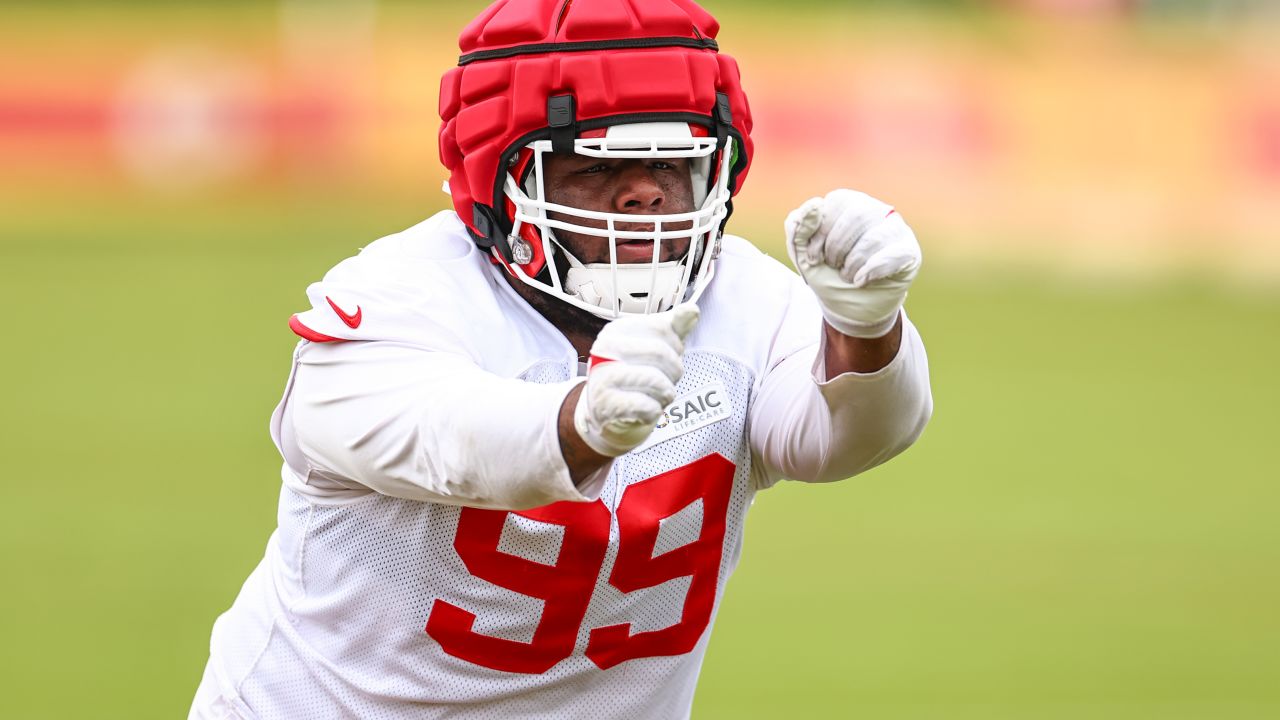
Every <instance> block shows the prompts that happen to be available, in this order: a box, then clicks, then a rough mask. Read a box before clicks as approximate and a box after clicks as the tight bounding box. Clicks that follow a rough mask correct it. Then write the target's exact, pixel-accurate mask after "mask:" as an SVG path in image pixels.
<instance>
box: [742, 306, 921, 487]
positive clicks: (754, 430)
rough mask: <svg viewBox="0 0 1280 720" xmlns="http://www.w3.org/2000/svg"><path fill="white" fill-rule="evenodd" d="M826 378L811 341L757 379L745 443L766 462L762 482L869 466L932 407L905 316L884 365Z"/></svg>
mask: <svg viewBox="0 0 1280 720" xmlns="http://www.w3.org/2000/svg"><path fill="white" fill-rule="evenodd" d="M824 377H826V369H825V367H824V362H823V348H822V347H821V346H820V345H817V344H812V345H809V346H808V347H806V348H804V349H802V350H799V351H797V352H794V353H791V354H790V355H788V356H787V357H785V358H784V359H782V360H781V361H780V362H778V363H777V364H776V365H775V366H774V367H773V368H772V369H771V370H770V371H769V372H768V374H766V375H765V377H764V378H763V379H762V381H761V383H760V389H759V391H758V393H757V395H756V398H755V401H754V403H753V405H752V408H751V447H752V449H753V451H754V452H755V453H756V456H757V457H758V458H759V459H760V460H761V461H762V462H763V463H764V469H765V471H766V473H765V475H766V476H765V478H764V479H763V484H764V486H765V487H767V486H769V485H772V484H774V483H775V482H777V480H779V479H780V478H782V477H786V478H790V479H793V480H800V481H803V482H832V481H836V480H843V479H844V478H848V477H852V476H853V475H857V474H858V473H860V472H863V471H865V470H869V469H871V468H873V467H875V466H876V465H879V464H880V463H883V462H885V461H886V460H888V459H890V458H892V457H893V456H895V455H897V454H898V453H900V452H902V451H903V450H905V449H906V448H907V447H909V446H910V445H911V443H913V442H915V440H916V438H918V437H919V436H920V433H921V432H923V430H924V426H925V424H926V423H927V422H928V421H929V416H930V415H931V414H932V412H933V397H932V395H931V394H930V390H929V364H928V360H927V358H926V357H925V352H924V344H923V342H922V341H921V340H920V334H919V333H918V332H917V331H916V329H915V326H913V325H912V324H911V322H910V321H909V320H907V318H906V315H905V314H904V315H903V319H902V345H901V347H900V348H899V350H898V354H897V355H896V356H895V357H894V359H893V360H892V361H891V362H890V363H889V364H888V365H886V366H885V367H884V368H881V369H880V370H878V371H876V372H874V373H867V374H861V373H845V374H843V375H839V376H837V377H834V378H832V379H831V380H829V381H825V382H824V381H823V380H822V378H824Z"/></svg>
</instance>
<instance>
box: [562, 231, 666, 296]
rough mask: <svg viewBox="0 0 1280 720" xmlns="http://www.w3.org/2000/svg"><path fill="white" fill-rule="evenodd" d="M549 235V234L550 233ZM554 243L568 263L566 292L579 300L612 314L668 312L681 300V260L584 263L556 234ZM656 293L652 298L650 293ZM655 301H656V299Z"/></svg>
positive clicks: (565, 281)
mask: <svg viewBox="0 0 1280 720" xmlns="http://www.w3.org/2000/svg"><path fill="white" fill-rule="evenodd" d="M548 232H549V231H548ZM549 234H550V235H551V242H552V243H554V244H555V246H556V247H557V248H559V250H560V253H561V255H562V256H563V257H564V259H565V260H566V261H568V263H569V271H568V273H566V275H565V279H564V291H565V292H566V293H568V294H570V295H573V296H574V297H576V298H578V299H579V300H581V301H583V302H585V303H587V304H589V305H594V306H596V307H599V308H605V309H607V310H609V311H611V312H624V313H645V312H665V311H667V310H670V309H671V308H673V307H675V305H676V303H677V302H678V301H679V300H680V299H679V298H677V297H676V293H677V292H679V290H680V280H681V279H682V278H683V277H684V265H683V263H681V262H680V261H679V260H669V261H667V262H663V263H658V264H657V265H654V264H653V263H618V265H617V268H616V269H615V268H614V266H613V265H612V264H610V263H590V264H584V263H583V262H582V261H581V260H579V259H578V258H576V257H574V255H573V253H571V252H569V250H568V249H567V248H566V247H565V246H564V245H563V244H562V243H561V242H560V240H559V238H557V237H556V236H555V234H554V233H549ZM650 289H652V290H653V295H652V296H650V294H649V291H650ZM654 298H657V299H656V300H654Z"/></svg>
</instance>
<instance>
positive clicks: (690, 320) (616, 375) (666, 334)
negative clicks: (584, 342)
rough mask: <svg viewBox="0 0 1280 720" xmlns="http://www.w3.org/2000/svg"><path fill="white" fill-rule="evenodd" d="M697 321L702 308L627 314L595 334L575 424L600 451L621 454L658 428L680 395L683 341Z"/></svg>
mask: <svg viewBox="0 0 1280 720" xmlns="http://www.w3.org/2000/svg"><path fill="white" fill-rule="evenodd" d="M697 324H698V306H697V305H694V304H693V303H684V304H682V305H677V306H676V307H674V308H672V309H671V310H670V311H668V312H664V313H656V314H653V315H637V316H628V317H622V318H619V319H617V320H614V321H613V322H610V323H609V324H608V325H605V326H604V329H603V330H601V331H600V334H599V335H598V336H596V341H595V343H593V344H592V346H591V365H590V369H589V370H588V371H587V382H586V387H585V388H583V390H582V396H581V397H579V398H578V406H577V407H576V408H574V411H573V426H574V429H576V430H577V431H578V434H579V435H581V436H582V439H583V441H584V442H586V443H587V445H588V446H589V447H590V448H591V449H592V450H595V451H596V452H598V453H600V454H601V455H605V456H608V457H617V456H619V455H623V454H625V453H627V452H628V451H630V450H631V449H632V448H634V447H636V446H637V445H639V444H640V443H642V442H644V441H645V439H647V438H648V437H649V433H651V432H653V428H654V426H655V425H656V424H657V422H658V418H660V417H662V410H663V408H665V407H666V406H667V405H670V404H671V402H672V401H673V400H675V398H676V383H677V382H679V381H680V376H681V375H682V374H683V373H684V365H683V363H682V362H681V360H680V356H681V355H683V354H684V339H685V338H686V337H688V335H689V333H690V332H691V331H692V330H693V326H694V325H697Z"/></svg>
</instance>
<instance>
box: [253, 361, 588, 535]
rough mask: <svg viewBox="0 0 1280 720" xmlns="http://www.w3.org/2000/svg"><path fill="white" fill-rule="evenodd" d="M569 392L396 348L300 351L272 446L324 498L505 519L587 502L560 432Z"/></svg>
mask: <svg viewBox="0 0 1280 720" xmlns="http://www.w3.org/2000/svg"><path fill="white" fill-rule="evenodd" d="M575 384H576V382H573V381H571V382H563V383H548V384H542V383H534V382H527V381H524V380H519V379H514V378H506V377H500V376H498V375H495V374H492V373H490V372H487V371H485V370H483V369H482V368H480V367H478V366H476V365H475V364H474V363H473V362H472V361H471V360H470V359H469V358H467V357H464V356H461V355H458V354H454V353H450V352H442V351H438V350H427V349H423V348H420V347H414V346H410V345H405V344H400V343H394V342H352V343H332V344H317V343H303V344H302V345H301V347H300V348H299V350H298V352H297V354H296V359H295V368H294V375H293V378H292V380H291V382H290V386H289V390H288V391H287V394H286V396H285V399H284V401H283V402H282V404H281V407H280V409H279V411H278V413H277V415H278V417H279V422H278V427H277V435H278V442H279V443H280V445H281V451H282V453H283V454H284V455H285V459H286V461H287V464H288V466H289V467H290V468H291V469H292V471H293V473H294V474H295V475H296V476H297V479H298V481H299V482H301V483H304V484H306V485H312V486H315V487H316V488H321V489H323V488H335V487H340V488H346V489H348V490H350V489H358V488H367V489H369V490H373V491H377V492H379V493H382V494H385V495H391V496H394V497H400V498H406V499H410V500H419V501H428V502H439V503H446V504H453V505H468V506H472V507H483V508H494V509H505V510H519V509H526V508H531V507H537V506H541V505H546V504H549V503H553V502H557V501H561V500H576V501H588V500H592V499H594V498H593V497H591V495H592V491H591V490H586V491H585V493H584V490H580V489H579V488H578V487H575V486H574V484H573V482H572V480H571V479H570V475H569V469H568V467H567V465H566V464H565V462H564V458H563V456H562V455H561V453H560V442H559V433H558V428H557V420H558V410H559V408H560V405H561V404H562V403H563V402H564V398H565V396H566V395H567V394H568V393H569V391H570V390H571V389H572V388H573V386H574V385H575ZM592 484H594V483H588V485H592ZM597 488H598V485H597ZM595 492H598V489H596V490H595Z"/></svg>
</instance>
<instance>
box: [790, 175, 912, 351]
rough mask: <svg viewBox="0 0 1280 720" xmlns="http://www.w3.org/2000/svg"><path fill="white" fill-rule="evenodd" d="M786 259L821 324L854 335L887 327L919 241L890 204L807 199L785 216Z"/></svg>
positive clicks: (846, 194) (847, 193) (847, 194)
mask: <svg viewBox="0 0 1280 720" xmlns="http://www.w3.org/2000/svg"><path fill="white" fill-rule="evenodd" d="M786 233H787V254H788V255H790V256H791V262H792V263H793V264H794V265H795V266H796V270H798V271H799V272H800V276H801V277H803V278H804V281H805V282H806V283H807V284H808V285H809V287H810V288H812V289H813V292H814V293H815V294H816V295H817V296H818V301H819V303H820V304H821V305H822V314H823V316H824V317H826V320H827V323H829V324H830V325H831V327H833V328H835V329H836V330H838V331H840V332H842V333H844V334H845V335H851V336H853V337H860V338H878V337H881V336H883V335H885V334H886V333H888V332H889V331H890V330H892V329H893V326H894V324H895V323H896V322H897V320H898V313H899V311H900V310H901V309H902V304H903V302H905V301H906V299H907V289H908V288H909V287H911V282H912V281H913V280H915V277H916V273H917V272H919V270H920V261H921V256H920V244H919V243H918V242H916V236H915V233H913V232H911V228H909V227H907V223H906V222H905V221H903V219H902V216H900V215H899V214H898V213H897V212H896V211H895V210H894V209H893V207H892V206H890V205H886V204H885V203H882V202H880V201H879V200H876V199H875V198H873V197H871V196H870V195H867V194H866V193H860V192H856V191H853V190H833V191H831V192H830V193H828V194H827V196H826V197H825V198H819V197H815V198H811V199H810V200H808V201H807V202H805V204H803V205H801V206H800V207H799V208H797V209H796V210H794V211H792V212H791V214H790V215H788V216H787V221H786Z"/></svg>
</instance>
